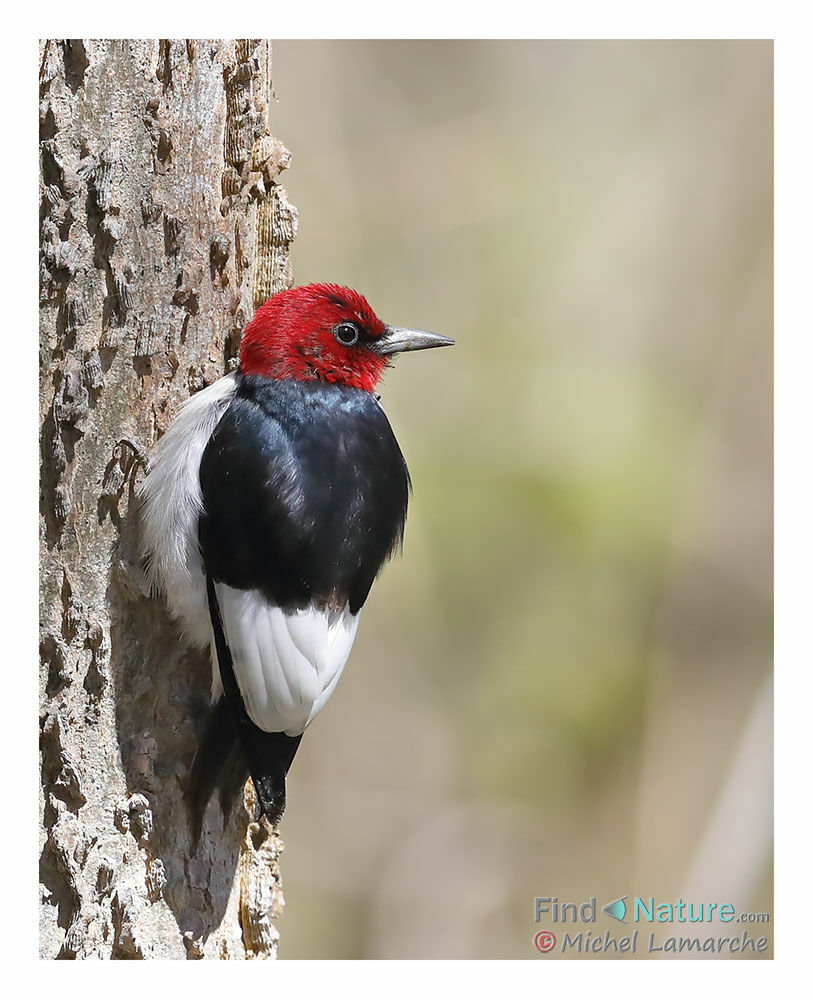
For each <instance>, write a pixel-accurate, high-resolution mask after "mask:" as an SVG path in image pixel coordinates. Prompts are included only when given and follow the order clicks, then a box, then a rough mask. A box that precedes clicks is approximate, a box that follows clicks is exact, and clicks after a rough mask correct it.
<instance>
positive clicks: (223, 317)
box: [40, 40, 296, 958]
mask: <svg viewBox="0 0 813 999" xmlns="http://www.w3.org/2000/svg"><path fill="white" fill-rule="evenodd" d="M269 98H270V46H269V45H268V43H267V42H262V41H257V40H242V41H237V42H223V41H192V40H186V41H169V40H164V41H157V40H147V41H77V40H71V41H54V40H50V41H46V42H43V43H41V45H40V125H41V143H40V149H41V181H40V206H41V208H40V226H41V244H42V252H41V312H40V421H41V510H40V513H41V518H40V520H41V608H40V623H41V639H40V651H41V670H40V673H41V695H40V707H41V718H40V721H41V733H42V734H41V775H42V781H41V784H42V786H41V882H42V884H41V955H42V956H43V957H49V958H52V957H61V958H80V957H82V958H84V957H113V958H167V957H171V958H196V957H231V958H243V957H273V956H275V954H276V946H277V938H278V934H277V931H276V928H275V927H274V925H273V923H272V922H271V920H272V919H273V918H274V917H275V916H276V915H277V914H278V913H279V911H280V909H281V906H282V904H283V902H282V893H281V889H280V884H279V868H278V863H277V858H278V855H279V851H280V849H281V842H280V841H279V839H278V837H277V835H276V833H275V832H274V831H273V830H270V829H268V828H267V827H265V826H263V827H260V826H258V825H257V824H255V823H250V822H249V821H248V816H247V814H246V812H245V810H244V809H243V808H237V809H235V812H236V813H237V814H234V815H233V816H232V818H231V820H230V821H229V822H228V823H227V824H226V826H225V828H223V826H222V821H221V819H220V815H219V812H218V811H217V809H216V807H215V806H211V807H210V809H209V813H208V816H207V823H206V825H205V827H204V832H203V837H202V841H201V844H200V847H199V849H198V851H197V853H195V854H192V853H191V852H190V842H189V828H188V817H187V811H186V807H185V804H184V800H183V792H184V788H185V786H186V781H187V779H188V771H189V765H190V762H191V759H192V755H193V753H194V749H195V746H196V744H197V740H198V738H199V735H200V732H201V730H202V725H203V721H204V718H205V715H206V712H207V708H208V688H209V673H210V665H209V661H208V657H207V656H206V655H205V654H204V653H201V652H196V651H191V650H189V649H188V648H187V647H186V646H185V645H184V644H183V643H182V641H181V639H180V637H179V632H178V630H177V628H176V627H175V625H174V624H173V623H172V622H171V621H170V620H169V618H168V616H167V613H166V610H165V608H164V606H163V603H162V602H161V601H160V600H158V599H155V598H153V597H151V596H150V595H149V594H146V593H145V592H144V587H143V575H142V574H141V572H140V567H139V565H138V558H137V554H136V552H137V528H138V524H137V519H138V518H137V514H138V511H137V508H136V507H137V503H136V499H135V494H134V489H135V484H136V480H137V478H138V476H139V475H140V474H142V470H141V467H140V464H139V457H140V456H143V454H145V453H146V452H148V451H149V449H150V447H151V446H152V444H153V443H154V442H155V440H156V439H157V438H158V437H159V436H160V435H161V433H162V432H163V431H164V430H165V429H166V428H167V426H168V424H169V422H170V420H171V419H172V417H173V415H174V414H175V413H176V411H177V409H178V406H179V405H180V403H181V402H182V401H183V400H184V399H185V398H187V396H188V395H189V394H190V393H192V392H194V391H196V390H197V389H200V388H202V387H203V386H205V385H208V384H210V383H211V382H212V381H213V380H214V379H216V378H218V377H220V376H221V375H222V374H224V373H225V372H226V371H228V370H229V369H230V368H232V367H233V366H234V364H235V355H236V351H237V345H238V342H239V337H240V333H241V330H242V329H243V327H244V326H245V324H246V322H247V321H248V320H249V319H250V317H251V314H252V312H253V309H254V308H255V307H256V306H257V305H258V304H259V303H260V302H262V301H264V300H265V299H266V298H267V297H268V295H270V294H271V293H272V292H274V291H277V290H279V289H281V288H283V287H287V286H289V285H290V283H291V273H290V267H289V263H288V247H289V244H290V242H291V240H292V239H293V237H294V235H295V230H296V212H295V210H294V209H293V208H291V206H289V204H288V202H287V199H286V196H285V192H284V190H283V189H282V188H281V187H279V186H277V184H276V177H277V176H278V174H279V172H280V171H281V170H282V169H284V168H285V167H286V166H287V164H288V161H289V159H290V157H289V154H288V153H287V151H286V150H285V149H284V147H283V146H281V144H280V143H279V142H277V141H276V140H275V139H274V138H273V137H272V136H271V135H270V133H269V131H268V122H267V108H268V101H269ZM247 793H248V791H247Z"/></svg>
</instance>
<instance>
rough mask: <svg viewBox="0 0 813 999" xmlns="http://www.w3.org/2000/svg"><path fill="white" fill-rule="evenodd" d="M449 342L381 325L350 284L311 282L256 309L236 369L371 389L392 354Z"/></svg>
mask: <svg viewBox="0 0 813 999" xmlns="http://www.w3.org/2000/svg"><path fill="white" fill-rule="evenodd" d="M451 343H454V341H453V340H450V339H449V338H448V337H444V336H439V335H438V334H437V333H426V332H424V331H423V330H406V329H401V328H399V327H394V326H385V325H384V323H382V322H381V320H380V319H379V318H378V316H377V315H376V314H375V313H374V312H373V310H372V309H371V308H370V306H369V304H368V303H367V300H366V299H365V298H364V297H363V296H362V295H359V294H358V292H355V291H352V290H351V289H350V288H341V287H339V286H338V285H335V284H309V285H304V286H303V287H301V288H291V289H290V290H289V291H281V292H278V293H277V294H276V295H272V296H271V298H269V299H268V301H267V302H266V303H265V304H264V305H261V306H260V308H259V309H257V311H256V313H255V314H254V318H253V319H252V320H251V322H250V323H249V324H248V326H247V327H246V329H245V331H244V333H243V338H242V340H241V341H240V370H241V371H242V372H243V374H246V375H264V376H265V377H266V378H297V379H299V380H300V381H310V380H312V379H320V380H321V381H325V382H337V383H339V384H341V385H347V386H350V387H351V388H359V389H364V390H365V391H366V392H372V391H373V389H374V388H375V385H376V382H377V381H378V379H379V378H380V377H381V375H382V374H383V372H384V369H385V368H386V366H387V363H388V358H389V356H390V355H391V354H395V353H397V352H399V351H402V350H419V349H421V348H423V347H440V346H444V345H446V344H451Z"/></svg>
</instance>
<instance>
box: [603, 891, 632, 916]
mask: <svg viewBox="0 0 813 999" xmlns="http://www.w3.org/2000/svg"><path fill="white" fill-rule="evenodd" d="M626 897H627V896H626V895H622V896H621V898H617V899H616V900H615V901H614V902H608V903H607V904H606V905H602V907H601V911H602V912H606V913H607V915H608V916H612V917H613V919H617V920H618V921H619V923H626V919H624V916H626V914H627V906H626V903H625V902H624V899H625V898H626Z"/></svg>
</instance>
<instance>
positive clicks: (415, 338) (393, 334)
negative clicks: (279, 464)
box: [372, 326, 454, 356]
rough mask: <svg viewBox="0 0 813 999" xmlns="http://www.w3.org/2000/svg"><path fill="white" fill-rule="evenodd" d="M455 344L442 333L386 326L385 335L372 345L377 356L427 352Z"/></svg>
mask: <svg viewBox="0 0 813 999" xmlns="http://www.w3.org/2000/svg"><path fill="white" fill-rule="evenodd" d="M453 344H454V340H452V339H451V338H450V337H448V336H441V335H440V333H427V331H426V330H408V329H405V328H404V327H403V326H385V327H384V333H383V334H382V335H381V336H380V337H377V338H376V339H375V340H374V341H373V344H372V350H374V351H375V353H376V354H383V355H384V356H386V355H387V354H400V353H401V351H404V350H426V349H427V347H451V346H452V345H453Z"/></svg>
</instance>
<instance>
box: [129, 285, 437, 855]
mask: <svg viewBox="0 0 813 999" xmlns="http://www.w3.org/2000/svg"><path fill="white" fill-rule="evenodd" d="M453 344H454V340H452V339H451V338H449V337H447V336H443V335H440V334H438V333H432V332H429V331H427V330H420V329H411V328H407V327H400V326H390V325H387V324H385V323H384V322H382V321H381V320H380V319H379V318H378V316H377V315H376V313H375V312H374V311H373V309H372V308H371V306H370V305H369V303H368V302H367V300H366V298H364V296H363V295H361V294H359V293H358V292H356V291H353V290H352V289H350V288H346V287H342V286H340V285H337V284H327V283H316V284H308V285H304V286H300V287H295V288H290V289H287V290H284V291H280V292H278V293H276V294H274V295H272V296H271V297H270V298H269V299H268V300H267V301H266V302H265V303H264V304H263V305H261V306H260V307H259V308H258V309H257V311H256V312H255V314H254V316H253V318H252V320H251V321H250V322H249V324H248V325H247V326H246V328H245V330H244V331H243V334H242V337H241V340H240V345H239V349H238V364H237V368H236V370H235V371H233V372H231V373H230V374H228V375H225V376H224V377H221V378H219V379H217V380H216V381H215V382H213V383H212V384H211V385H209V386H208V387H206V388H204V389H202V390H200V391H199V392H197V393H196V394H194V395H192V396H191V397H190V398H189V399H188V400H187V401H186V402H185V403H184V405H183V406H182V407H181V409H180V410H179V412H178V414H177V415H176V417H175V418H174V419H173V421H172V422H171V423H170V426H169V428H168V429H167V431H166V433H165V434H164V435H163V437H161V439H160V440H159V441H158V443H157V444H156V446H155V447H154V449H153V451H152V453H151V455H150V456H149V458H148V462H147V470H146V475H145V477H144V479H143V480H142V483H141V485H140V487H139V499H140V516H141V535H140V539H141V540H140V544H141V554H142V557H143V561H144V568H145V571H146V574H147V577H148V579H149V582H150V584H151V586H152V588H153V589H154V590H158V591H163V593H164V594H165V596H166V601H167V606H168V609H169V611H170V613H171V615H172V616H173V617H174V618H175V619H176V620H177V621H178V622H179V624H180V626H181V628H182V630H183V632H184V633H185V635H186V637H187V639H188V640H189V641H190V642H191V643H192V644H193V645H197V646H200V647H202V648H208V649H209V650H210V652H211V658H212V686H211V707H210V710H209V714H208V718H207V721H206V726H205V729H204V732H203V735H202V737H201V739H200V742H199V744H198V746H197V749H196V752H195V756H194V759H193V762H192V765H191V771H190V779H189V785H188V790H187V798H188V803H189V808H190V814H191V823H192V830H193V839H194V842H195V843H196V844H197V843H198V842H199V839H200V835H201V830H202V825H203V821H204V813H205V811H206V808H207V806H208V803H209V801H210V800H211V798H212V796H213V795H214V793H215V791H216V790H217V791H219V796H220V806H221V810H222V813H223V820H224V822H225V821H226V818H227V817H228V815H229V813H230V811H231V808H232V806H233V802H234V799H235V797H236V795H237V792H238V791H239V789H240V788H241V787H242V786H243V784H244V783H245V781H246V780H247V779H248V777H249V776H250V777H251V779H252V781H253V784H254V789H255V792H256V794H255V800H256V805H255V814H254V819H255V820H256V821H259V819H260V817H261V816H265V818H266V819H267V820H268V821H269V822H271V824H272V825H276V824H277V823H278V822H279V820H280V818H281V816H282V814H283V811H284V809H285V803H286V776H287V774H288V771H289V769H290V767H291V764H292V762H293V759H294V756H295V754H296V752H297V749H298V747H299V744H300V740H301V739H302V735H303V733H304V731H305V729H306V728H307V727H308V725H310V723H311V722H312V721H313V719H314V718H315V717H316V715H317V714H318V713H319V712H320V711H321V710H322V708H323V707H324V706H325V703H326V702H327V700H328V698H329V697H330V696H331V694H332V693H333V691H334V689H335V687H336V684H337V683H338V681H339V678H340V676H341V674H342V671H343V669H344V666H345V664H346V662H347V659H348V656H349V655H350V650H351V647H352V645H353V640H354V638H355V635H356V630H357V628H358V624H359V617H360V614H361V610H362V608H363V606H364V604H365V601H366V600H367V597H368V594H369V592H370V589H371V587H372V584H373V582H374V580H375V578H376V576H377V575H378V573H379V571H380V570H381V568H382V566H383V565H384V563H385V562H386V561H387V560H388V559H389V558H390V557H391V556H392V555H393V554H394V553H395V552H396V551H397V550H399V549H400V547H401V545H402V541H403V533H404V525H405V521H406V514H407V504H408V499H409V495H410V492H411V481H410V476H409V471H408V469H407V465H406V462H405V460H404V457H403V454H402V453H401V449H400V447H399V445H398V442H397V440H396V438H395V435H394V433H393V430H392V428H391V426H390V423H389V421H388V419H387V417H386V415H385V413H384V410H383V408H382V407H381V404H380V401H379V396H377V395H376V394H375V392H376V388H377V386H378V383H379V380H380V379H381V376H382V375H383V373H384V371H385V370H386V369H387V368H388V366H389V365H390V364H391V361H392V359H393V358H394V357H395V355H397V354H400V353H404V352H407V351H414V350H424V349H426V348H431V347H443V346H451V345H453Z"/></svg>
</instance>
